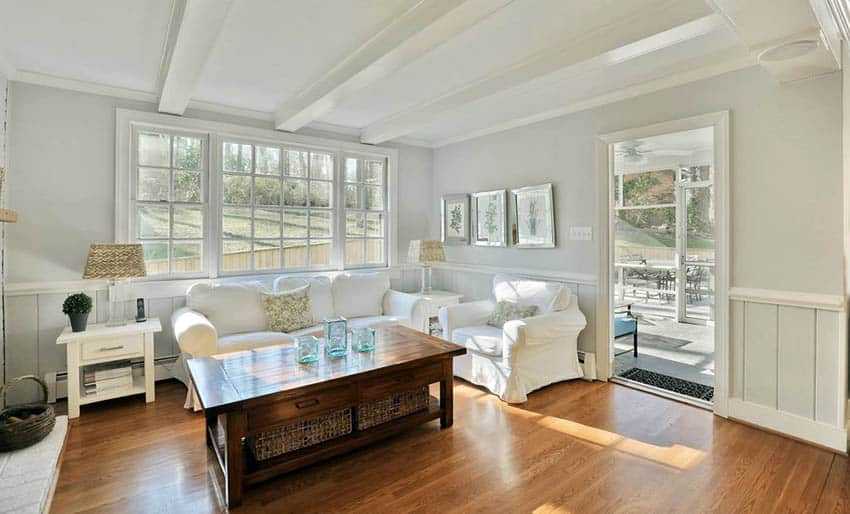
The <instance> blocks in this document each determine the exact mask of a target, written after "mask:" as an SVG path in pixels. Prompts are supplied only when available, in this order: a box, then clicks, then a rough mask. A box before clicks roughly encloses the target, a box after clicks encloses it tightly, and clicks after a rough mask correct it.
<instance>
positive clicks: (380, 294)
mask: <svg viewBox="0 0 850 514" xmlns="http://www.w3.org/2000/svg"><path fill="white" fill-rule="evenodd" d="M389 289H390V277H389V275H388V274H387V273H383V272H381V273H359V274H349V273H344V274H342V275H337V276H336V278H334V281H333V284H332V285H331V290H332V291H333V298H334V309H335V311H336V314H337V316H342V317H344V318H360V317H364V316H380V315H382V314H383V313H384V295H385V294H386V293H387V291H388V290H389Z"/></svg>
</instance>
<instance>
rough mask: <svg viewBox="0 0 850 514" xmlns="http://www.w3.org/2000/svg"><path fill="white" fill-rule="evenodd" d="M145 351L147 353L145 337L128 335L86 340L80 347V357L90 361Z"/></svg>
mask: <svg viewBox="0 0 850 514" xmlns="http://www.w3.org/2000/svg"><path fill="white" fill-rule="evenodd" d="M143 353H145V342H144V339H142V338H141V337H139V336H127V337H116V338H110V339H103V340H101V341H86V342H85V343H83V344H82V348H81V349H80V358H81V359H82V360H84V361H90V360H100V359H106V358H113V357H120V356H122V355H134V354H135V355H139V354H143Z"/></svg>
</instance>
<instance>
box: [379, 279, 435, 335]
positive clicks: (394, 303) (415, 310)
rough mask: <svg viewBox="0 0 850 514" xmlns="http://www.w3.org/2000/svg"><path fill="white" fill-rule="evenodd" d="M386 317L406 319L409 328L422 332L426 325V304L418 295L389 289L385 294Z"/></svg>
mask: <svg viewBox="0 0 850 514" xmlns="http://www.w3.org/2000/svg"><path fill="white" fill-rule="evenodd" d="M384 316H395V317H398V318H402V319H406V320H408V323H409V325H407V326H408V327H410V328H414V329H416V330H421V329H422V327H423V326H424V323H425V321H424V319H423V318H424V316H425V303H424V301H423V300H422V298H420V297H418V296H416V295H412V294H408V293H402V292H401V291H394V290H392V289H389V290H388V291H387V292H386V293H385V294H384Z"/></svg>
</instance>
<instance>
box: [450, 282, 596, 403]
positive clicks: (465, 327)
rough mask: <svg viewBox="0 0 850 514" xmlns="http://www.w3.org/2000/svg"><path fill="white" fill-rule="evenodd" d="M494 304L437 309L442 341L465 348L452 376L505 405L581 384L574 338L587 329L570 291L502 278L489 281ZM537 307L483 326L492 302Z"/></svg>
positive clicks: (546, 283) (558, 286) (485, 303)
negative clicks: (572, 382) (568, 383)
mask: <svg viewBox="0 0 850 514" xmlns="http://www.w3.org/2000/svg"><path fill="white" fill-rule="evenodd" d="M492 294H493V298H492V299H490V300H482V301H476V302H469V303H461V304H459V305H451V306H448V307H443V308H442V309H440V312H439V318H440V324H441V325H442V326H443V336H444V337H445V338H446V339H448V340H449V341H452V342H453V343H456V344H459V345H462V346H465V347H466V349H467V354H466V355H464V356H461V357H457V358H455V360H454V374H455V376H458V377H460V378H462V379H464V380H467V381H469V382H472V383H473V384H477V385H480V386H484V387H486V388H487V389H489V390H490V391H492V392H494V393H495V394H497V395H498V396H499V397H500V398H501V399H502V400H504V401H506V402H508V403H522V402H524V401H526V400H527V399H528V396H527V395H528V393H530V392H531V391H534V390H536V389H540V388H541V387H544V386H546V385H549V384H552V383H555V382H560V381H562V380H569V379H573V378H581V377H582V376H583V373H582V369H581V365H580V364H579V360H578V335H579V333H580V332H581V331H582V330H583V329H584V328H585V326H586V325H587V321H586V319H585V317H584V314H582V312H581V311H580V310H579V308H578V302H577V300H576V298H575V297H574V296H573V295H572V291H570V290H569V288H567V287H566V286H565V285H563V284H559V283H556V282H542V281H537V280H525V279H520V278H515V277H510V276H506V275H497V276H496V277H495V278H494V279H493V293H492ZM500 301H507V302H512V303H516V304H519V305H520V306H523V307H527V306H531V305H534V306H536V307H537V314H536V315H534V316H531V317H529V318H525V319H518V320H512V321H508V322H506V323H505V324H504V326H503V327H502V328H498V327H495V326H491V325H488V324H487V321H488V319H489V318H490V316H491V315H492V314H493V312H494V310H495V309H496V306H497V302H500Z"/></svg>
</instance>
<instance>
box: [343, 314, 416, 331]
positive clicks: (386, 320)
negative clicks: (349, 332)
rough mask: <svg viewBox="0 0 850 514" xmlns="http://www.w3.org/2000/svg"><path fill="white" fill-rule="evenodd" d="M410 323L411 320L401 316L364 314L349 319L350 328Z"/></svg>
mask: <svg viewBox="0 0 850 514" xmlns="http://www.w3.org/2000/svg"><path fill="white" fill-rule="evenodd" d="M397 324H401V325H410V320H408V319H406V318H402V317H400V316H363V317H362V318H352V319H350V320H348V328H349V329H352V328H364V327H373V328H377V327H383V326H387V325H397Z"/></svg>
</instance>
